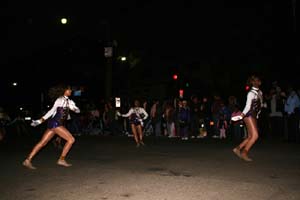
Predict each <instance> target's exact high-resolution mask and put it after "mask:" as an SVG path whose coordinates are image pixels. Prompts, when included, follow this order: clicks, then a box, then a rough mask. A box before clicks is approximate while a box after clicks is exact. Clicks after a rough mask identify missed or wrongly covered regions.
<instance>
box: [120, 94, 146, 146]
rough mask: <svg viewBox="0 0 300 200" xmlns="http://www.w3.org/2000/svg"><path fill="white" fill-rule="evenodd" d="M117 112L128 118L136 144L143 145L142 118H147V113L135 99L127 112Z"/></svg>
mask: <svg viewBox="0 0 300 200" xmlns="http://www.w3.org/2000/svg"><path fill="white" fill-rule="evenodd" d="M117 114H118V115H119V116H122V117H128V118H129V122H130V126H131V131H132V133H133V136H134V140H135V142H136V146H137V147H139V146H140V145H145V144H144V142H143V120H145V119H147V118H148V113H147V112H146V111H145V109H144V108H143V107H141V106H140V102H139V101H138V100H135V101H134V106H133V107H132V108H130V109H129V111H128V113H126V114H121V113H119V112H118V113H117Z"/></svg>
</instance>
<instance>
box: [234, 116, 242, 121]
mask: <svg viewBox="0 0 300 200" xmlns="http://www.w3.org/2000/svg"><path fill="white" fill-rule="evenodd" d="M242 119H243V117H242V116H241V115H237V116H234V117H231V120H232V121H239V120H242Z"/></svg>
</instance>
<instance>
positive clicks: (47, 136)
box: [23, 86, 80, 169]
mask: <svg viewBox="0 0 300 200" xmlns="http://www.w3.org/2000/svg"><path fill="white" fill-rule="evenodd" d="M52 89H53V88H52ZM53 90H54V91H55V92H54V94H53V95H55V96H56V97H57V98H56V101H55V103H54V105H53V107H52V108H51V109H50V110H49V111H48V112H47V113H46V114H45V115H44V116H43V117H42V118H40V119H38V120H33V121H32V123H31V125H32V126H34V127H35V126H37V125H40V124H41V123H43V122H44V121H46V120H48V119H49V120H48V124H47V129H46V131H45V132H44V134H43V136H42V138H41V140H40V141H39V142H38V143H37V144H36V145H35V146H34V148H33V149H32V151H31V152H30V154H29V155H28V157H27V158H26V159H25V160H24V161H23V165H24V166H25V167H27V168H29V169H36V167H34V166H33V165H32V163H31V160H32V159H33V157H34V156H35V155H36V154H37V153H38V152H39V151H40V150H41V149H42V148H43V147H44V146H45V145H46V144H47V143H48V142H49V141H50V140H51V139H52V138H53V136H54V135H56V134H57V135H58V136H59V137H61V138H63V139H64V140H66V143H65V145H64V147H63V149H62V153H61V155H60V157H59V159H58V161H57V164H58V165H61V166H64V167H70V166H71V164H70V163H68V162H67V161H66V160H65V157H66V155H67V154H68V152H69V150H70V149H71V147H72V145H73V143H74V142H75V139H74V137H73V136H72V134H71V133H70V132H69V131H68V130H67V129H66V128H65V122H66V120H68V119H69V118H70V114H69V111H70V110H72V111H74V112H75V113H79V112H80V109H79V108H78V107H77V106H76V105H75V102H74V101H72V100H71V99H69V97H70V96H71V94H72V90H71V87H70V86H56V87H55V89H53Z"/></svg>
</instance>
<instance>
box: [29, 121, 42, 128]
mask: <svg viewBox="0 0 300 200" xmlns="http://www.w3.org/2000/svg"><path fill="white" fill-rule="evenodd" d="M41 123H42V120H40V119H38V120H32V122H31V124H30V125H31V126H33V127H36V126H38V125H40V124H41Z"/></svg>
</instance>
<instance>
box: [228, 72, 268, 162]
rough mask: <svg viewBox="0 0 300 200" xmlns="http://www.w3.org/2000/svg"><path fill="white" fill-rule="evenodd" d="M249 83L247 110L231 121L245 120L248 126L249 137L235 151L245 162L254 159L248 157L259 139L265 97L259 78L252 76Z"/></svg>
mask: <svg viewBox="0 0 300 200" xmlns="http://www.w3.org/2000/svg"><path fill="white" fill-rule="evenodd" d="M247 83H248V85H249V86H251V89H250V90H249V92H248V94H247V100H246V105H245V108H244V110H243V111H242V113H241V115H238V116H235V117H233V118H231V120H233V121H238V120H242V119H243V121H244V122H245V124H246V128H247V132H248V136H247V138H245V139H244V140H243V141H242V142H241V143H240V144H239V145H238V146H237V147H235V148H234V149H233V152H234V153H235V154H236V155H237V156H238V157H240V158H242V159H243V160H245V161H252V159H251V158H249V157H248V152H249V150H250V148H251V147H252V146H253V144H254V143H255V142H256V140H257V139H258V128H257V119H258V117H259V114H260V111H261V107H262V105H263V95H262V91H261V90H260V89H259V87H260V85H261V80H260V78H259V77H258V76H256V75H252V76H250V77H249V78H248V81H247Z"/></svg>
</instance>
